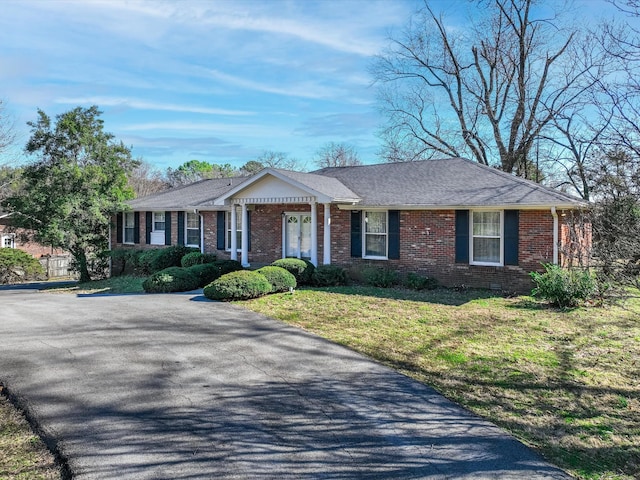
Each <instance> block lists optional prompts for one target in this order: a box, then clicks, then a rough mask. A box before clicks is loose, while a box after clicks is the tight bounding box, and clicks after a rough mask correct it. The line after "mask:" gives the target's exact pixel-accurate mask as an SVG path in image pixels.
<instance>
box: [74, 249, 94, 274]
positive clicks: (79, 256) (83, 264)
mask: <svg viewBox="0 0 640 480" xmlns="http://www.w3.org/2000/svg"><path fill="white" fill-rule="evenodd" d="M71 254H72V255H73V257H74V258H75V259H76V263H77V264H78V270H79V271H80V283H84V282H90V281H91V275H89V266H88V264H87V254H86V253H85V251H84V249H83V248H77V249H74V250H73V251H72V252H71Z"/></svg>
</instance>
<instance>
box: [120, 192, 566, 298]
mask: <svg viewBox="0 0 640 480" xmlns="http://www.w3.org/2000/svg"><path fill="white" fill-rule="evenodd" d="M249 209H250V210H251V250H250V252H249V262H250V263H251V264H252V265H253V266H260V265H263V264H269V263H271V262H273V261H274V260H276V259H278V258H281V257H282V212H305V213H310V211H311V210H310V206H309V205H306V204H303V205H288V204H287V205H285V204H280V205H255V206H251V207H249ZM202 216H203V228H204V250H205V252H215V253H217V255H218V257H219V258H229V257H230V254H229V252H226V251H221V250H217V212H204V213H202ZM144 217H145V216H144V212H141V214H140V229H141V232H140V241H141V244H140V245H136V246H135V247H136V248H153V246H146V245H145V240H146V239H145V235H144V232H145V224H144V221H145V218H144ZM171 217H172V218H171V222H172V228H171V232H172V243H173V244H175V243H177V231H178V229H177V213H176V212H174V213H173V214H172V216H171ZM563 218H565V217H563V216H561V215H560V216H559V221H560V230H561V233H562V236H561V239H563V238H565V237H566V238H569V233H568V227H567V226H566V221H563V220H561V219H563ZM238 222H240V218H238ZM323 225H324V208H323V206H322V205H318V261H319V263H320V264H322V259H323V249H324V246H323V236H324V232H323ZM565 230H566V232H567V233H566V234H565V233H564V232H565ZM113 233H114V234H113V235H112V238H113V239H114V241H115V238H116V236H115V232H113ZM114 246H115V245H114ZM561 250H562V246H561ZM238 255H239V254H238ZM552 260H553V217H552V216H551V212H550V211H549V210H540V211H521V212H520V216H519V258H518V262H519V264H518V265H517V266H515V265H514V266H504V267H487V266H477V265H467V264H456V263H455V211H454V210H404V211H401V213H400V258H399V259H397V260H365V259H362V258H352V257H351V212H350V211H348V210H339V209H338V208H337V207H336V206H332V207H331V263H332V264H335V265H341V266H343V267H346V268H350V269H358V268H361V267H363V266H378V267H384V268H390V269H393V270H396V271H398V272H400V273H401V274H403V275H404V274H406V273H407V272H410V271H413V272H417V273H420V274H423V275H429V276H433V277H435V278H437V279H438V280H439V281H440V282H441V283H442V284H444V285H446V286H461V285H465V286H469V287H482V288H495V289H503V290H510V291H527V290H529V289H530V288H531V286H532V284H531V280H530V277H529V272H530V271H533V270H538V271H540V270H541V263H547V262H551V261H552Z"/></svg>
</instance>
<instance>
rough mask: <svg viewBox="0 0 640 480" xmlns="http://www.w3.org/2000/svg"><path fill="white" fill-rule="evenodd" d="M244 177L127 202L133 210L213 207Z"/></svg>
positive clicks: (177, 188)
mask: <svg viewBox="0 0 640 480" xmlns="http://www.w3.org/2000/svg"><path fill="white" fill-rule="evenodd" d="M244 180H246V177H233V178H211V179H208V180H200V181H198V182H195V183H190V184H188V185H183V186H181V187H175V188H172V189H170V190H165V191H164V192H159V193H155V194H153V195H149V196H147V197H140V198H136V199H135V200H131V201H129V202H128V204H129V206H131V208H132V209H133V210H142V211H144V210H183V209H189V208H198V207H203V206H210V205H213V201H214V200H215V199H216V198H218V197H219V196H221V195H223V194H225V193H226V192H228V191H229V190H231V189H232V188H233V187H235V186H237V185H238V184H240V182H242V181H244Z"/></svg>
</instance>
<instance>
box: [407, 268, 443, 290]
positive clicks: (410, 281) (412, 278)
mask: <svg viewBox="0 0 640 480" xmlns="http://www.w3.org/2000/svg"><path fill="white" fill-rule="evenodd" d="M406 285H407V287H408V288H410V289H412V290H434V289H436V288H438V281H437V280H436V279H435V278H433V277H424V276H422V275H418V274H417V273H414V272H409V273H408V274H407V281H406Z"/></svg>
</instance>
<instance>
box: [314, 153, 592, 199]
mask: <svg viewBox="0 0 640 480" xmlns="http://www.w3.org/2000/svg"><path fill="white" fill-rule="evenodd" d="M313 173H315V174H316V175H322V176H330V177H333V178H336V179H338V180H340V181H341V182H342V183H343V184H344V185H346V186H347V187H348V188H349V189H351V190H353V191H354V192H357V193H358V195H360V197H362V202H361V203H360V205H361V206H427V207H428V206H432V207H449V206H461V207H464V206H468V207H473V206H483V205H484V206H508V205H513V206H521V207H524V206H529V207H534V206H566V207H569V206H578V205H579V204H581V203H582V202H580V201H579V200H577V199H575V198H574V197H571V196H569V195H565V194H563V193H560V192H558V191H556V190H553V189H551V188H547V187H544V186H542V185H539V184H537V183H534V182H531V181H528V180H524V179H522V178H519V177H515V176H513V175H509V174H508V173H505V172H502V171H500V170H496V169H494V168H491V167H487V166H484V165H480V164H478V163H475V162H471V161H469V160H464V159H462V158H449V159H443V160H425V161H420V162H406V163H384V164H379V165H362V166H356V167H331V168H324V169H321V170H317V171H315V172H313Z"/></svg>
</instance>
